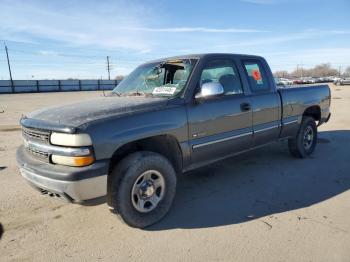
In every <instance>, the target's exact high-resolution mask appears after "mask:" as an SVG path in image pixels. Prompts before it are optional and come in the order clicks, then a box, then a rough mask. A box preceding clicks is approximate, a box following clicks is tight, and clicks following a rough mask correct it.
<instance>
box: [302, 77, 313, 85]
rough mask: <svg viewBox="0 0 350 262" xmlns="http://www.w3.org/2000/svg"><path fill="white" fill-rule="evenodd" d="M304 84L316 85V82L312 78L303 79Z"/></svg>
mask: <svg viewBox="0 0 350 262" xmlns="http://www.w3.org/2000/svg"><path fill="white" fill-rule="evenodd" d="M302 81H303V84H315V83H316V80H315V78H312V77H303V78H302Z"/></svg>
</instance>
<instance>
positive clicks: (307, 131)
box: [288, 116, 317, 158]
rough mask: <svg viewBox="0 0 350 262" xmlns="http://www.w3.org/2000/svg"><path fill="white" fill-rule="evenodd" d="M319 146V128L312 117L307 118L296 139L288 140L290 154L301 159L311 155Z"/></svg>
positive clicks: (304, 118) (302, 123)
mask: <svg viewBox="0 0 350 262" xmlns="http://www.w3.org/2000/svg"><path fill="white" fill-rule="evenodd" d="M316 144H317V126H316V123H315V120H314V119H313V118H312V117H309V116H305V117H303V120H302V122H301V125H300V128H299V131H298V133H297V136H296V137H295V138H292V139H289V140H288V146H289V151H290V153H291V154H292V155H293V156H295V157H299V158H304V157H307V156H309V155H311V154H312V153H313V152H314V150H315V147H316Z"/></svg>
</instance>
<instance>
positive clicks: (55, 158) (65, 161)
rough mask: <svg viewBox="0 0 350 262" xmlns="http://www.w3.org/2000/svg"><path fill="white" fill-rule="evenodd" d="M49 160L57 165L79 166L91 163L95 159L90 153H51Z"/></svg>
mask: <svg viewBox="0 0 350 262" xmlns="http://www.w3.org/2000/svg"><path fill="white" fill-rule="evenodd" d="M51 161H52V162H53V163H55V164H59V165H65V166H77V167H81V166H88V165H91V164H92V163H93V162H94V161H95V158H94V157H93V156H92V155H89V156H59V155H52V156H51Z"/></svg>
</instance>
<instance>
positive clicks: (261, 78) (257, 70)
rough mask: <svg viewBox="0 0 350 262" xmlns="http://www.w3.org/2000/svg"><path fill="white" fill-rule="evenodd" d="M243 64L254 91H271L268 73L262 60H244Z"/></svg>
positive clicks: (251, 88)
mask: <svg viewBox="0 0 350 262" xmlns="http://www.w3.org/2000/svg"><path fill="white" fill-rule="evenodd" d="M243 65H244V69H245V71H246V74H247V77H248V82H249V86H250V90H251V91H252V92H269V91H270V90H271V88H270V85H269V82H268V78H267V75H266V73H265V70H264V68H263V66H262V64H261V63H260V61H255V60H249V61H243Z"/></svg>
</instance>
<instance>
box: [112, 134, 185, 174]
mask: <svg viewBox="0 0 350 262" xmlns="http://www.w3.org/2000/svg"><path fill="white" fill-rule="evenodd" d="M137 151H151V152H155V153H158V154H161V155H163V156H164V157H166V158H167V159H168V160H169V161H170V162H171V164H172V165H173V167H174V169H175V171H176V172H177V173H178V172H181V170H182V152H181V149H180V146H179V144H178V142H177V140H176V138H175V137H173V136H171V135H160V136H154V137H149V138H144V139H140V140H136V141H133V142H130V143H128V144H125V145H123V146H122V147H120V148H118V149H117V150H116V151H115V152H114V153H113V156H112V158H111V161H110V164H109V173H111V171H112V169H113V167H114V166H115V165H116V164H117V163H118V162H119V161H120V160H121V159H123V158H124V157H126V156H127V155H129V154H131V153H134V152H137Z"/></svg>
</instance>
